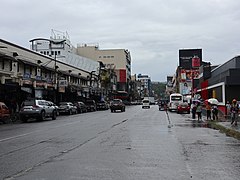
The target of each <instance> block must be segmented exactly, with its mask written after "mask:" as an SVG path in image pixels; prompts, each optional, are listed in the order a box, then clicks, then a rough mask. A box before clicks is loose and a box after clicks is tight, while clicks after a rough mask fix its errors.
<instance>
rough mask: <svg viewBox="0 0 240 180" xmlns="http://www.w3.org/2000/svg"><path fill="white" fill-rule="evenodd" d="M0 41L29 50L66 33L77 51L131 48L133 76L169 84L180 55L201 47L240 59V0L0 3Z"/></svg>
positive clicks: (217, 60) (214, 57) (215, 60)
mask: <svg viewBox="0 0 240 180" xmlns="http://www.w3.org/2000/svg"><path fill="white" fill-rule="evenodd" d="M0 7H1V18H0V38H1V39H4V40H7V41H10V42H12V43H16V44H18V45H20V46H23V47H26V48H29V47H30V44H29V40H30V39H33V38H37V37H44V38H49V37H50V35H51V29H55V30H59V31H62V32H66V31H67V32H68V34H69V36H70V40H71V42H72V44H73V45H74V46H77V44H83V43H91V44H92V43H93V44H99V48H100V49H115V48H120V49H128V50H129V51H130V52H131V57H132V74H139V73H141V74H148V75H149V76H150V77H151V79H152V80H153V81H166V76H167V75H173V74H174V72H175V69H176V67H177V65H178V51H179V49H183V48H202V50H203V60H204V61H210V62H211V63H212V64H222V63H224V62H226V61H227V60H229V59H231V58H232V57H234V56H236V55H239V54H240V35H239V32H240V1H239V0H147V1H141V0H41V1H39V0H1V6H0Z"/></svg>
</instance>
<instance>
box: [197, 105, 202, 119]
mask: <svg viewBox="0 0 240 180" xmlns="http://www.w3.org/2000/svg"><path fill="white" fill-rule="evenodd" d="M196 113H197V116H198V121H200V120H202V105H201V104H200V102H198V103H197V108H196Z"/></svg>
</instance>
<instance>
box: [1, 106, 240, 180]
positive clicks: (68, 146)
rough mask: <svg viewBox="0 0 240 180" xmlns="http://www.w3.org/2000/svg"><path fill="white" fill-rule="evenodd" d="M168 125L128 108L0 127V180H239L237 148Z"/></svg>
mask: <svg viewBox="0 0 240 180" xmlns="http://www.w3.org/2000/svg"><path fill="white" fill-rule="evenodd" d="M169 117H170V123H171V124H172V126H169V122H168V119H167V116H166V113H165V112H164V111H158V106H151V108H150V109H142V108H141V106H130V107H127V108H126V112H124V113H121V112H117V113H111V112H110V110H108V111H97V112H92V113H85V114H78V115H73V116H60V117H58V118H57V120H55V121H51V120H47V121H44V122H30V123H24V124H14V125H0V179H21V180H33V179H39V180H40V179H41V180H44V179H51V180H53V179H73V180H74V179H84V180H88V179H91V180H95V179H107V180H110V179H117V180H132V179H134V180H135V179H136V180H146V179H154V180H155V179H156V180H158V179H163V180H172V179H177V180H179V179H180V180H181V179H182V180H186V179H197V180H198V179H206V180H215V179H216V180H221V179H224V180H238V179H239V177H240V142H239V141H238V140H236V139H233V138H231V137H226V136H225V135H224V134H221V133H219V132H218V131H216V130H213V129H208V128H205V127H204V123H197V122H195V121H192V120H191V119H190V118H189V115H179V114H176V113H169ZM169 127H171V128H169Z"/></svg>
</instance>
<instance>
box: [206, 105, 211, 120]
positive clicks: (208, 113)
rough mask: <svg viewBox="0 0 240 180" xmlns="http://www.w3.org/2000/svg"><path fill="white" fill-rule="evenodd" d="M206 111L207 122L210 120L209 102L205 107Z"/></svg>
mask: <svg viewBox="0 0 240 180" xmlns="http://www.w3.org/2000/svg"><path fill="white" fill-rule="evenodd" d="M206 111H207V120H208V119H209V120H211V103H210V102H207V105H206Z"/></svg>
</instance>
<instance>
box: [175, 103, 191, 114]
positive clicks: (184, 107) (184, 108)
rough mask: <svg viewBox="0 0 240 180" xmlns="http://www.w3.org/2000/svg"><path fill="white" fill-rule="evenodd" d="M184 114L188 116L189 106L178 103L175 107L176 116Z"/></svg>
mask: <svg viewBox="0 0 240 180" xmlns="http://www.w3.org/2000/svg"><path fill="white" fill-rule="evenodd" d="M184 112H185V113H188V114H190V106H189V105H188V103H186V102H183V103H180V104H179V105H178V106H177V113H178V114H180V113H184Z"/></svg>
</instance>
